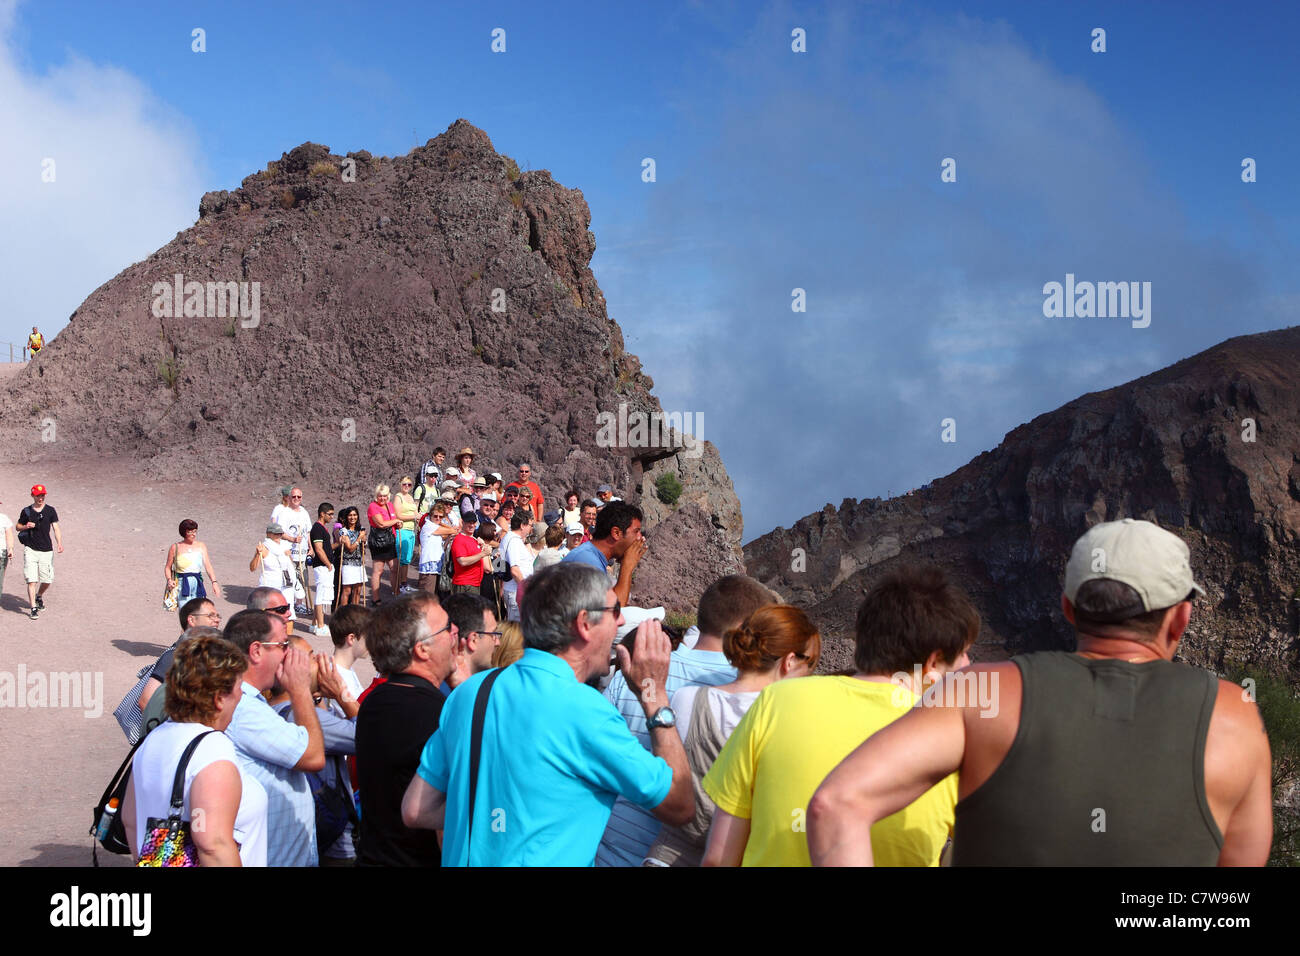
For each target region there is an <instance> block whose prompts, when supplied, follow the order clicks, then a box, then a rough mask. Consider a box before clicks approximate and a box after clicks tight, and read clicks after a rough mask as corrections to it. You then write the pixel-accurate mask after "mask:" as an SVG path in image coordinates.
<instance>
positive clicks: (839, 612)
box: [745, 328, 1300, 669]
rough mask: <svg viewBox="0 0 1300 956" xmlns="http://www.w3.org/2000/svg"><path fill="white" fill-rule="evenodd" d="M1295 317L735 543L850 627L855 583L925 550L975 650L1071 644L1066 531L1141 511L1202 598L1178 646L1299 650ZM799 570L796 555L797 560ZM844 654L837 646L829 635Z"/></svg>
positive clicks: (918, 559)
mask: <svg viewBox="0 0 1300 956" xmlns="http://www.w3.org/2000/svg"><path fill="white" fill-rule="evenodd" d="M1297 367H1300V329H1296V328H1292V329H1286V330H1283V331H1280V332H1268V333H1264V334H1260V335H1251V336H1243V337H1240V338H1235V339H1230V340H1228V341H1227V342H1224V343H1222V344H1220V345H1218V346H1216V347H1215V348H1212V349H1210V350H1208V351H1206V352H1203V353H1201V354H1199V355H1196V356H1193V357H1191V358H1189V359H1185V360H1184V361H1182V362H1179V363H1177V364H1176V365H1172V366H1170V367H1169V368H1167V369H1164V370H1162V371H1159V372H1156V373H1155V374H1152V375H1148V376H1146V377H1145V378H1141V379H1138V380H1137V381H1134V382H1130V383H1128V384H1127V385H1123V386H1120V387H1118V388H1113V389H1110V390H1109V391H1105V392H1097V393H1093V394H1090V395H1085V396H1083V397H1081V398H1079V399H1076V400H1075V401H1073V402H1070V403H1069V404H1068V405H1065V406H1063V407H1061V408H1059V409H1057V410H1056V411H1054V412H1050V413H1048V414H1046V415H1041V416H1039V417H1038V418H1036V419H1034V420H1033V421H1032V422H1030V423H1028V424H1027V425H1022V426H1020V427H1019V428H1017V429H1015V430H1014V431H1012V432H1011V433H1009V434H1008V435H1007V436H1006V438H1005V439H1004V440H1003V442H1002V444H1001V445H999V446H998V447H997V448H995V449H994V450H993V451H991V452H986V453H984V454H982V455H980V456H978V457H977V458H975V459H974V460H973V461H971V462H970V463H968V464H967V465H965V466H964V467H962V468H960V469H958V470H957V471H955V472H953V473H952V474H951V475H948V476H947V477H945V478H941V479H938V480H937V481H935V482H933V483H932V484H931V485H930V486H929V487H928V488H925V489H922V490H920V491H917V492H915V493H912V494H909V495H907V496H903V497H898V498H892V499H890V500H888V501H881V500H880V499H878V498H877V499H872V500H868V501H861V502H859V501H857V500H855V499H851V498H850V499H846V500H845V501H844V502H843V504H841V505H840V507H839V509H838V510H836V509H834V508H832V507H831V506H830V505H827V506H826V508H825V509H824V510H823V511H821V512H820V513H818V514H813V515H809V516H807V517H805V518H802V519H800V520H799V521H798V522H797V523H796V524H795V526H794V528H792V529H790V530H786V529H784V528H778V529H777V530H775V531H773V532H771V533H769V534H766V535H764V536H763V537H761V538H758V539H757V540H755V541H752V542H750V544H749V545H748V546H747V547H746V548H745V558H746V562H747V564H748V567H749V571H750V573H751V574H753V575H754V576H755V577H757V578H759V579H760V580H762V581H764V582H765V583H767V584H769V585H770V586H773V587H776V588H777V589H778V590H780V591H781V592H782V593H783V594H787V595H791V596H793V599H794V600H795V601H796V602H798V603H800V604H803V605H804V606H805V607H808V608H810V611H811V613H812V614H813V615H814V617H815V618H816V619H817V620H818V621H819V622H820V623H821V624H822V625H823V626H824V627H826V628H828V629H829V630H830V631H831V632H832V633H834V634H838V635H840V636H842V637H844V638H846V639H850V638H851V636H852V630H853V617H854V614H855V613H856V610H857V607H858V605H859V604H860V603H861V598H862V594H863V592H864V590H865V589H866V588H867V587H869V586H870V584H871V582H872V581H874V580H875V579H876V578H878V577H880V576H881V575H883V574H884V573H886V572H888V571H889V570H890V569H891V568H893V567H895V566H896V565H898V564H899V563H900V562H907V563H924V562H934V563H937V564H939V565H941V566H942V567H944V568H945V569H947V570H948V571H949V572H950V574H951V575H952V577H953V578H954V579H955V580H956V581H957V582H959V583H960V584H961V585H962V586H963V587H965V588H966V590H967V591H968V593H969V594H970V595H971V597H972V599H973V600H974V601H975V603H976V606H977V607H978V608H979V610H980V614H981V617H982V619H983V622H984V629H983V632H982V637H981V642H980V646H979V647H978V648H977V651H978V654H977V656H978V657H980V658H983V659H989V658H993V657H1002V656H1005V655H1006V654H1010V653H1016V652H1018V651H1021V650H1034V649H1044V648H1059V647H1073V641H1074V638H1073V631H1072V629H1071V628H1070V627H1069V625H1068V624H1067V623H1066V621H1065V619H1064V617H1063V616H1062V614H1061V611H1060V594H1061V582H1062V581H1063V580H1064V576H1065V574H1064V572H1065V562H1066V560H1067V558H1068V557H1069V553H1070V549H1071V547H1072V546H1073V544H1074V542H1075V540H1076V539H1077V538H1078V537H1079V536H1080V535H1081V534H1082V533H1083V532H1084V531H1085V530H1087V529H1088V528H1089V527H1091V526H1092V525H1093V524H1096V523H1098V522H1101V521H1114V520H1116V519H1119V518H1126V517H1132V518H1143V519H1146V520H1149V521H1153V522H1156V523H1157V524H1159V525H1160V526H1161V527H1164V528H1166V529H1168V530H1170V531H1172V532H1173V533H1174V534H1177V535H1178V536H1179V537H1181V538H1182V539H1183V540H1184V541H1186V542H1187V544H1188V546H1189V547H1190V549H1191V554H1192V571H1193V573H1194V575H1195V576H1196V579H1197V581H1199V582H1200V583H1201V585H1202V586H1203V587H1204V588H1205V589H1206V591H1207V592H1208V593H1207V596H1206V597H1205V598H1203V599H1200V600H1199V601H1197V603H1196V604H1195V605H1194V611H1193V616H1192V623H1191V626H1190V627H1189V628H1188V632H1187V636H1186V637H1185V638H1184V642H1183V645H1182V647H1181V649H1180V655H1181V656H1182V657H1183V658H1184V659H1186V660H1188V661H1190V662H1192V663H1195V664H1200V665H1205V666H1211V667H1215V668H1219V669H1222V667H1223V666H1224V665H1225V664H1226V663H1251V664H1257V665H1262V666H1265V667H1276V668H1281V667H1292V668H1294V666H1295V664H1296V660H1295V654H1296V650H1297V643H1296V641H1295V637H1294V635H1295V634H1296V631H1297V626H1298V624H1300V621H1298V620H1297V613H1296V606H1297V605H1296V602H1295V601H1294V600H1293V595H1296V594H1300V554H1297V543H1298V542H1300V402H1298V401H1297V398H1298V395H1297V390H1296V387H1295V384H1294V379H1295V369H1296V368H1297ZM800 568H803V570H799V569H800ZM830 657H831V659H830V661H829V663H830V664H831V665H832V666H836V667H838V666H845V663H846V662H847V661H848V660H849V659H851V649H847V648H846V647H844V646H843V645H841V646H840V647H838V648H834V649H833V651H832V654H831V655H830Z"/></svg>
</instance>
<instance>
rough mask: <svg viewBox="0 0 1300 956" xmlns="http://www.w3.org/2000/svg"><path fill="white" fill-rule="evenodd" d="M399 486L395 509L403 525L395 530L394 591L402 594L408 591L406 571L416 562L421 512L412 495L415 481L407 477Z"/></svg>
mask: <svg viewBox="0 0 1300 956" xmlns="http://www.w3.org/2000/svg"><path fill="white" fill-rule="evenodd" d="M398 484H399V486H400V487H401V489H402V490H401V491H399V492H398V493H397V494H396V495H394V496H393V509H394V510H395V511H396V512H397V517H399V518H401V519H402V523H401V524H400V525H399V526H398V527H397V528H396V529H395V530H396V532H397V577H396V578H395V579H394V583H393V590H394V591H396V592H397V593H398V594H400V593H402V592H403V591H405V590H406V589H407V585H406V569H407V568H408V567H409V566H410V564H411V562H412V561H414V560H415V521H416V519H417V518H419V516H420V511H419V509H418V508H417V507H416V505H415V496H414V495H413V494H412V492H413V491H414V490H415V479H414V478H412V477H411V476H410V475H407V476H406V477H405V478H403V479H402V480H401V481H400V482H398Z"/></svg>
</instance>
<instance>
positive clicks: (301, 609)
mask: <svg viewBox="0 0 1300 956" xmlns="http://www.w3.org/2000/svg"><path fill="white" fill-rule="evenodd" d="M293 613H294V614H296V615H297V616H298V617H308V616H309V615H310V614H311V611H309V610H307V605H305V604H295V605H294V606H293Z"/></svg>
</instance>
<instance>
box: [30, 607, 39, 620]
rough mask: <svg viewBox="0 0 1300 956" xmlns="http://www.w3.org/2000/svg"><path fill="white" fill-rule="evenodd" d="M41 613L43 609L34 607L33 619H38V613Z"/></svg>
mask: <svg viewBox="0 0 1300 956" xmlns="http://www.w3.org/2000/svg"><path fill="white" fill-rule="evenodd" d="M40 613H41V609H40V608H39V607H34V608H32V620H33V621H34V620H36V615H38V614H40Z"/></svg>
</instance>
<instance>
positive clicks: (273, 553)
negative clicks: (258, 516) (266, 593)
mask: <svg viewBox="0 0 1300 956" xmlns="http://www.w3.org/2000/svg"><path fill="white" fill-rule="evenodd" d="M262 547H264V548H266V557H264V558H263V559H262V573H261V577H259V578H258V579H257V584H258V586H259V587H264V588H278V589H279V590H280V591H284V592H285V593H286V594H288V595H289V596H290V597H292V596H293V559H292V558H290V557H289V542H288V541H285V540H284V539H283V538H281V539H280V540H279V541H273V540H271V539H270V538H263V539H262ZM285 571H288V572H289V576H290V577H289V584H288V585H287V586H286V585H285V583H284V572H285Z"/></svg>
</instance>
